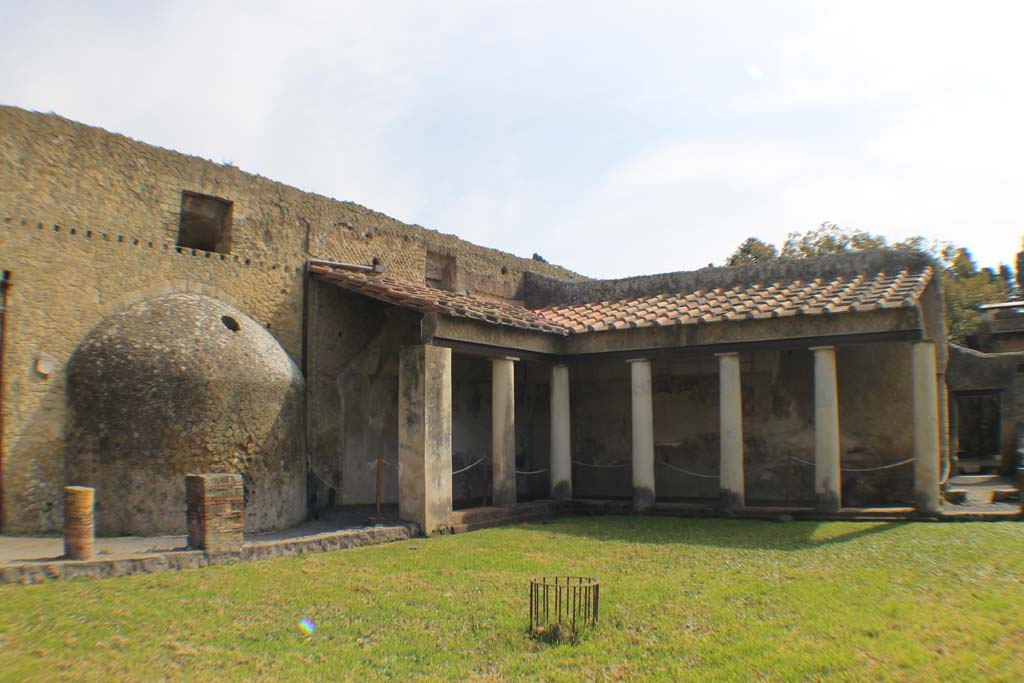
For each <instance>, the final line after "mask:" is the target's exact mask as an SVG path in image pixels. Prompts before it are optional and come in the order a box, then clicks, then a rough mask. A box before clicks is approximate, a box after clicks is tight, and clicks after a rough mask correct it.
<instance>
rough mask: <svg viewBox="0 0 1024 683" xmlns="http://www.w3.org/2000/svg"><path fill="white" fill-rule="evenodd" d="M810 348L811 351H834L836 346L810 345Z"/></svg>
mask: <svg viewBox="0 0 1024 683" xmlns="http://www.w3.org/2000/svg"><path fill="white" fill-rule="evenodd" d="M810 349H811V351H835V350H836V347H834V346H812V347H810Z"/></svg>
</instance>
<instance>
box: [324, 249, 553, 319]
mask: <svg viewBox="0 0 1024 683" xmlns="http://www.w3.org/2000/svg"><path fill="white" fill-rule="evenodd" d="M309 272H310V273H312V274H313V275H314V276H316V277H318V278H319V279H321V280H323V281H325V282H330V283H332V284H335V285H338V286H339V287H344V288H345V289H348V290H350V291H353V292H358V293H359V294H363V295H365V296H368V297H370V298H372V299H377V300H379V301H384V302H386V303H389V304H394V305H396V306H401V307H402V308H409V309H412V310H414V311H420V312H421V313H440V314H441V315H447V316H452V317H455V318H471V319H473V320H480V321H483V322H488V323H493V324H496V325H508V326H509V327H518V328H520V329H523V330H534V331H537V332H553V333H555V334H561V335H565V334H567V333H568V330H566V328H565V327H564V326H562V325H559V324H557V323H553V322H551V321H549V320H547V319H546V318H544V317H542V316H540V315H538V314H537V313H536V312H534V311H531V310H530V309H528V308H524V307H523V306H514V305H512V304H503V303H495V302H491V301H486V300H484V299H480V298H479V297H475V296H470V295H468V294H456V293H455V292H449V291H446V290H443V289H435V288H433V287H427V286H424V285H414V284H410V283H408V282H402V281H400V280H395V279H393V278H390V277H388V276H386V275H381V274H379V273H372V272H358V271H351V270H342V269H333V268H330V267H328V266H318V265H313V266H310V268H309Z"/></svg>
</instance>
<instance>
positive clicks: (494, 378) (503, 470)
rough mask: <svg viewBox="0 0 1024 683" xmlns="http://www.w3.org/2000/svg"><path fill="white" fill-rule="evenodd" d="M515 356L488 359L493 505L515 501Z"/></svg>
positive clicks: (504, 504)
mask: <svg viewBox="0 0 1024 683" xmlns="http://www.w3.org/2000/svg"><path fill="white" fill-rule="evenodd" d="M514 360H515V359H514V358H494V359H492V360H491V468H492V470H491V471H492V475H493V477H492V483H491V493H492V499H493V501H494V505H497V506H499V507H501V506H507V505H515V504H516V396H515V363H514V362H513V361H514Z"/></svg>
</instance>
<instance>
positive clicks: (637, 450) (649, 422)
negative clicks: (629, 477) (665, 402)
mask: <svg viewBox="0 0 1024 683" xmlns="http://www.w3.org/2000/svg"><path fill="white" fill-rule="evenodd" d="M628 362H629V367H630V376H631V378H632V392H631V395H632V404H633V509H634V510H637V511H643V510H646V509H648V508H649V507H651V506H652V505H654V404H653V399H652V397H651V361H649V360H647V359H645V358H640V359H636V360H630V361H628Z"/></svg>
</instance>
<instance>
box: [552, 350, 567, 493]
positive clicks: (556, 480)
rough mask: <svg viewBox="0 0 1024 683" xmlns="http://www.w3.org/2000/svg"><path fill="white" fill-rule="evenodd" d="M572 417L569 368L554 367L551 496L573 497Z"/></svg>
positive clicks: (563, 366)
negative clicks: (570, 410)
mask: <svg viewBox="0 0 1024 683" xmlns="http://www.w3.org/2000/svg"><path fill="white" fill-rule="evenodd" d="M570 428H571V423H570V417H569V368H568V366H565V365H556V366H554V367H553V368H551V497H552V498H553V499H555V500H570V499H571V498H572V443H571V440H570V433H571V429H570Z"/></svg>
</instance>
